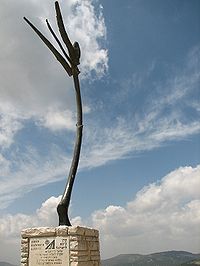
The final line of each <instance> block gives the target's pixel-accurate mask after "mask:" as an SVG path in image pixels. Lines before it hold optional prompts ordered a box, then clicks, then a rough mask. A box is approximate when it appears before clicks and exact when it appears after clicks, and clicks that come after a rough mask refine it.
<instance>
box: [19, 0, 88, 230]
mask: <svg viewBox="0 0 200 266" xmlns="http://www.w3.org/2000/svg"><path fill="white" fill-rule="evenodd" d="M55 11H56V19H57V25H58V29H59V32H60V35H61V38H62V40H63V42H64V43H65V45H66V47H67V50H68V54H67V52H66V51H65V49H64V48H63V46H62V44H61V42H60V40H59V39H58V37H57V36H56V34H55V32H54V31H53V29H52V27H51V25H50V24H49V22H48V20H46V23H47V27H48V29H49V30H50V32H51V34H52V35H53V37H54V39H55V40H56V42H57V44H58V45H59V47H60V49H61V51H62V53H63V55H64V56H62V55H61V54H60V52H58V50H57V49H56V48H55V47H54V46H53V45H52V44H51V43H50V42H49V41H48V40H47V38H46V37H45V36H44V35H43V34H42V33H41V32H40V31H39V30H38V29H37V28H36V27H35V26H34V25H33V24H32V23H31V22H30V21H29V20H28V19H27V18H25V17H24V20H25V21H26V22H27V23H28V24H29V25H30V26H31V28H32V29H33V30H34V31H35V33H36V34H37V35H38V36H39V37H40V38H41V40H42V41H43V42H44V43H45V44H46V46H47V47H48V48H49V49H50V50H51V52H52V53H53V54H54V56H55V57H56V59H57V60H58V61H59V62H60V64H61V65H62V66H63V68H64V69H65V71H66V72H67V74H68V75H69V76H70V77H71V76H73V82H74V88H75V94H76V108H77V123H76V127H77V129H76V142H75V146H74V153H73V159H72V162H71V167H70V171H69V175H68V179H67V183H66V186H65V189H64V192H63V195H62V198H61V201H60V203H59V204H58V206H57V212H58V217H59V225H67V226H71V223H70V220H69V216H68V209H69V204H70V199H71V194H72V188H73V184H74V180H75V176H76V172H77V168H78V163H79V157H80V150H81V143H82V131H83V125H82V101H81V93H80V84H79V78H78V75H79V73H80V71H79V69H78V65H79V64H80V61H79V59H80V55H81V52H80V47H79V44H78V42H74V44H73V45H72V43H71V41H70V39H69V37H68V34H67V32H66V30H65V26H64V23H63V19H62V14H61V11H60V7H59V3H58V2H57V1H56V2H55Z"/></svg>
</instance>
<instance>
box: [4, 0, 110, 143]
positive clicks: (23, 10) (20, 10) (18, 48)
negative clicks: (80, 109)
mask: <svg viewBox="0 0 200 266" xmlns="http://www.w3.org/2000/svg"><path fill="white" fill-rule="evenodd" d="M60 5H61V8H62V11H63V17H64V20H65V24H66V26H67V30H68V32H69V35H70V36H71V38H72V40H77V41H79V42H80V45H81V47H82V49H84V53H83V56H82V59H81V60H82V68H83V69H82V72H83V73H82V77H86V76H87V75H90V72H91V71H93V72H94V73H96V74H97V76H101V75H103V73H104V72H105V71H106V70H107V60H108V59H107V51H106V50H105V49H104V48H102V47H101V45H100V43H99V40H103V39H104V38H105V35H106V28H105V23H104V19H103V15H102V10H101V7H99V8H96V9H95V8H94V6H93V2H92V0H87V1H78V0H76V1H75V0H71V1H61V3H60ZM23 16H27V17H28V18H29V19H30V20H31V21H32V22H33V23H34V24H35V25H36V26H37V27H38V28H39V29H40V30H41V31H42V32H44V34H45V35H46V36H47V38H49V39H52V37H51V34H50V33H49V32H48V29H47V27H46V25H45V19H46V18H49V20H50V21H51V24H52V25H53V27H54V28H57V26H56V23H55V10H54V2H52V1H43V2H42V3H41V1H39V0H36V1H28V2H27V1H24V0H19V1H17V2H13V1H11V0H3V1H2V2H1V10H0V17H1V18H0V20H1V21H0V22H1V23H0V35H1V40H0V49H1V55H0V61H1V64H0V72H1V76H0V83H1V87H0V94H1V99H0V106H1V109H0V119H1V123H0V145H4V146H6V147H7V146H9V145H10V144H11V143H12V142H13V139H14V137H15V134H16V133H17V132H18V131H19V130H20V129H21V128H22V127H23V120H24V119H34V121H36V122H37V121H38V122H40V126H41V125H43V124H42V123H44V126H45V127H48V128H49V129H50V130H58V129H63V128H64V129H65V128H67V129H69V130H72V128H73V126H72V113H73V112H74V106H75V104H74V90H73V88H72V81H71V80H70V79H69V78H68V76H66V74H65V73H64V72H63V71H62V68H61V66H59V63H58V62H57V61H56V60H55V58H53V55H52V54H51V53H50V51H48V49H47V48H45V46H44V45H43V43H42V42H41V41H40V40H39V38H37V36H36V35H35V33H34V32H33V31H32V29H31V28H29V26H28V25H26V23H25V22H24V21H23V19H22V18H23ZM91 55H92V56H91ZM7 106H12V115H11V114H10V110H9V112H8V108H7ZM66 107H67V109H66ZM13 114H15V115H13ZM24 114H26V115H24ZM53 114H54V115H53ZM65 116H66V117H65Z"/></svg>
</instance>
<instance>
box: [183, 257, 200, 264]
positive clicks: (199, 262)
mask: <svg viewBox="0 0 200 266" xmlns="http://www.w3.org/2000/svg"><path fill="white" fill-rule="evenodd" d="M198 265H200V258H198V259H195V260H192V261H189V262H186V263H182V264H181V265H180V266H198Z"/></svg>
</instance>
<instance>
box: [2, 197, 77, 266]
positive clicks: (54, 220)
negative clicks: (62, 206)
mask: <svg viewBox="0 0 200 266" xmlns="http://www.w3.org/2000/svg"><path fill="white" fill-rule="evenodd" d="M60 199H61V196H59V197H51V198H49V199H47V200H46V201H45V202H43V203H42V206H41V208H39V209H37V210H36V213H35V214H32V215H26V214H22V213H18V214H16V215H10V214H7V215H5V216H3V217H0V244H1V247H2V248H1V250H0V258H1V261H9V262H11V263H13V264H14V265H18V264H20V263H19V259H20V235H21V230H22V229H25V228H30V227H40V226H58V215H57V212H56V207H57V205H58V203H59V201H60ZM71 222H72V223H73V225H75V226H76V225H81V224H82V221H81V218H80V217H74V218H73V219H72V220H71ZM10 249H12V252H10Z"/></svg>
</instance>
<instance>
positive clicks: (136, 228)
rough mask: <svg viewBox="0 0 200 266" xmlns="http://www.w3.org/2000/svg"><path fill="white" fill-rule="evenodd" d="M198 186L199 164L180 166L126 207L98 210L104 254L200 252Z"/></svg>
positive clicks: (95, 217) (95, 218)
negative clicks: (160, 251)
mask: <svg viewBox="0 0 200 266" xmlns="http://www.w3.org/2000/svg"><path fill="white" fill-rule="evenodd" d="M199 187H200V165H198V166H197V167H196V168H192V167H180V168H179V169H176V170H175V171H173V172H171V173H169V174H168V175H166V176H165V177H163V179H162V180H161V181H160V182H158V183H153V184H149V185H148V186H146V187H144V188H143V189H142V190H141V191H139V192H138V193H137V195H136V197H135V198H134V199H133V200H132V201H130V202H128V203H127V205H126V206H125V207H121V206H108V207H107V208H106V209H105V210H98V211H96V212H95V213H94V214H93V215H92V221H93V226H94V227H97V228H99V229H100V232H101V236H102V246H103V249H104V252H105V253H104V254H105V255H106V256H111V255H116V254H119V253H151V252H156V251H158V250H172V249H178V250H188V251H192V252H199V244H200V238H199V233H200V230H199V225H200V197H199ZM116 242H117V243H120V245H114V244H113V243H116Z"/></svg>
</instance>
